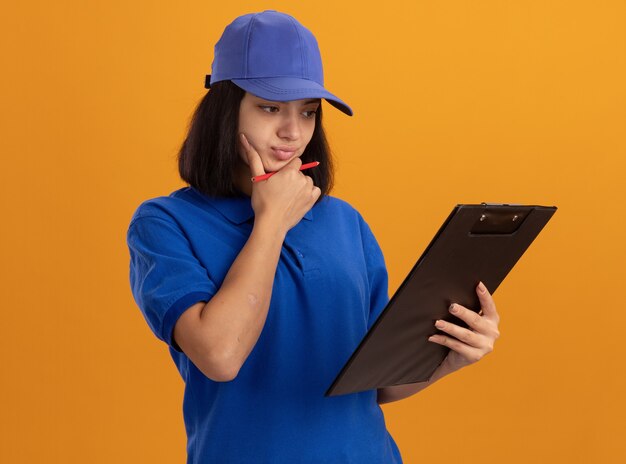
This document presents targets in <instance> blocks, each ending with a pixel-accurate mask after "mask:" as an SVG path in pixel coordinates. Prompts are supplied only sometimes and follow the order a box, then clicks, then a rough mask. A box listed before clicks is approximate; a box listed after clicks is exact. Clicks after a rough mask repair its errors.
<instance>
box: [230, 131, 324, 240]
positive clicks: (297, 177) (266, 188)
mask: <svg viewBox="0 0 626 464" xmlns="http://www.w3.org/2000/svg"><path fill="white" fill-rule="evenodd" d="M240 139H241V143H242V145H243V148H244V150H245V152H246V156H247V158H248V165H249V167H250V172H251V176H252V177H253V176H260V175H263V174H265V169H264V168H263V162H262V161H261V157H260V156H259V154H258V152H257V151H256V150H255V149H254V147H252V145H250V143H249V142H248V140H247V139H246V137H245V135H244V134H240ZM300 166H302V160H300V157H296V158H294V159H292V160H291V161H290V162H289V163H287V164H286V165H285V166H283V167H282V168H281V169H280V170H278V171H277V172H276V174H274V175H272V177H270V178H269V179H266V180H262V181H259V182H253V183H252V196H251V202H252V209H254V215H255V221H256V220H260V219H261V218H263V220H265V219H267V220H269V221H272V222H273V223H274V224H275V225H279V226H280V227H281V229H282V231H283V232H284V233H285V234H286V233H287V231H288V230H289V229H291V228H292V227H294V226H295V225H296V224H298V222H300V220H301V219H302V217H303V216H304V215H305V214H306V212H307V211H309V210H310V209H311V208H312V207H313V205H314V204H315V202H316V201H317V199H318V198H319V196H320V195H321V193H322V192H321V190H320V189H319V187H316V186H315V185H313V179H312V178H311V177H309V176H307V175H304V174H303V173H302V171H300ZM251 182H252V181H251Z"/></svg>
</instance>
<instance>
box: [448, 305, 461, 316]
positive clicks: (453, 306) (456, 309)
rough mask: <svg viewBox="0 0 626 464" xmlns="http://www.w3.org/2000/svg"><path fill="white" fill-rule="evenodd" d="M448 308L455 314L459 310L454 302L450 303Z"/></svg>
mask: <svg viewBox="0 0 626 464" xmlns="http://www.w3.org/2000/svg"><path fill="white" fill-rule="evenodd" d="M448 310H449V311H450V312H451V313H455V314H456V313H458V312H459V308H458V307H456V306H455V305H454V303H452V304H451V305H450V307H449V308H448Z"/></svg>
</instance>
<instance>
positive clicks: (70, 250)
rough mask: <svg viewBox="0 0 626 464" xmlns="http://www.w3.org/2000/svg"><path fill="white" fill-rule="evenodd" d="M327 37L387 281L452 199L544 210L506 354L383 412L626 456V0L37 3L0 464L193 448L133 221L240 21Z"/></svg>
mask: <svg viewBox="0 0 626 464" xmlns="http://www.w3.org/2000/svg"><path fill="white" fill-rule="evenodd" d="M268 8H270V9H277V10H279V11H284V12H287V13H290V14H292V15H294V16H295V17H296V18H298V19H299V20H300V21H301V22H302V23H303V24H304V25H306V26H307V27H309V28H310V29H311V30H312V31H313V32H314V33H315V35H316V36H317V38H318V41H319V44H320V48H321V50H322V56H323V58H324V63H325V74H326V85H327V87H328V88H329V89H330V90H331V92H334V93H335V94H336V95H338V96H340V98H342V99H344V100H345V101H346V102H348V104H350V105H351V106H352V108H353V110H354V111H355V116H354V117H353V118H349V117H347V116H345V115H343V114H341V113H339V112H338V111H336V110H333V109H331V107H330V106H329V105H327V104H326V103H324V104H325V105H326V106H325V108H326V112H325V115H326V126H327V130H328V132H329V137H330V142H331V145H332V147H333V148H334V152H335V154H336V157H337V164H338V171H337V185H336V189H335V191H334V192H333V193H334V194H335V195H337V196H339V197H342V198H344V199H346V200H348V201H349V202H351V203H352V204H353V205H354V206H355V207H357V208H358V209H359V210H360V211H361V213H362V214H363V215H364V217H365V218H366V220H367V221H368V222H369V223H370V225H371V226H372V229H373V230H374V232H375V233H376V236H377V237H378V240H379V242H380V244H381V246H382V248H383V251H384V253H385V257H386V260H387V265H388V268H389V274H390V291H391V292H393V291H394V290H395V289H396V288H397V286H398V285H399V284H400V282H401V280H402V278H403V277H404V275H405V273H406V272H407V271H408V270H409V269H410V268H411V266H412V264H413V262H414V260H415V259H416V258H417V257H418V256H419V255H420V254H421V252H422V251H423V249H424V248H425V247H426V245H427V244H428V242H429V241H430V239H431V237H432V236H433V234H434V233H435V232H436V231H437V229H438V227H439V225H440V224H441V222H442V221H443V220H444V219H445V218H446V216H447V215H448V213H449V212H450V210H451V209H452V207H453V206H454V205H455V204H456V203H461V202H465V203H470V202H481V201H488V202H512V203H526V204H543V205H557V206H558V207H559V210H558V211H557V213H556V214H555V216H554V217H553V219H552V221H551V222H550V223H549V224H548V226H547V227H546V228H545V229H544V231H543V232H542V234H541V235H540V236H539V237H538V238H537V240H536V241H535V242H534V243H533V245H532V246H531V248H530V249H529V250H528V252H527V253H526V254H525V255H524V256H523V257H522V259H521V260H520V262H519V264H518V265H517V266H516V267H515V269H514V270H513V271H512V272H511V274H509V277H508V278H507V279H506V280H505V281H504V283H503V284H502V285H501V287H500V288H499V289H498V291H497V292H496V294H495V295H494V297H495V299H496V303H497V304H498V309H499V311H500V314H501V318H502V322H501V332H502V337H501V338H500V340H498V343H497V344H496V348H495V351H494V352H493V353H492V354H490V355H489V356H487V357H485V358H484V359H483V360H482V361H480V362H479V363H478V364H475V365H473V366H470V367H468V368H467V369H464V370H462V371H460V372H457V373H455V374H454V375H452V376H450V377H447V378H444V379H442V380H441V381H440V382H439V383H437V384H435V385H434V386H432V387H430V388H429V389H427V390H425V391H423V392H422V393H419V394H418V395H416V396H414V397H412V398H410V399H407V400H404V401H401V402H398V403H393V404H389V405H385V406H384V407H383V409H384V411H385V415H386V418H387V424H388V428H389V429H390V431H391V433H392V435H393V436H394V437H395V439H396V441H397V442H398V444H399V446H400V449H401V451H402V453H403V456H404V458H405V462H407V463H417V462H428V461H430V460H436V461H437V462H439V463H454V462H464V463H467V464H470V463H481V464H487V463H502V462H507V463H526V462H533V463H548V462H549V463H555V462H559V463H560V462H564V463H617V462H626V448H625V444H624V432H625V430H624V420H623V418H624V417H626V407H625V406H626V401H625V400H624V391H626V382H625V381H624V376H623V370H624V359H625V356H626V349H625V347H624V342H623V340H624V337H623V336H622V333H623V330H624V325H625V323H626V316H625V314H626V308H625V307H624V302H623V300H624V288H625V287H626V286H625V283H626V279H625V272H624V265H625V264H626V250H625V245H624V243H625V240H624V228H625V227H624V226H625V219H624V218H625V216H626V215H625V214H624V211H623V207H624V200H625V199H626V187H624V183H625V181H626V176H625V174H624V172H625V168H626V162H625V159H626V137H625V135H626V134H625V132H626V131H625V129H626V101H625V100H626V98H625V93H626V92H625V88H626V86H625V85H624V83H625V82H626V4H625V3H624V2H623V1H617V0H616V1H597V2H591V1H547V2H546V1H519V2H514V1H509V2H505V1H475V2H465V1H454V0H451V1H439V2H437V1H403V2H399V1H390V2H385V3H384V4H376V5H374V4H372V5H363V4H362V3H361V2H357V1H346V2H339V1H326V0H321V1H316V2H293V1H274V2H252V1H250V2H221V3H219V2H208V1H203V2H182V3H178V4H176V3H175V2H159V4H157V2H151V1H143V2H139V1H135V2H122V1H119V0H116V1H109V2H68V1H58V2H52V3H50V2H27V3H21V4H20V3H14V4H11V5H5V6H4V8H3V14H2V18H1V19H0V35H1V37H0V39H1V40H0V47H1V49H0V51H1V56H2V57H3V58H2V63H3V64H2V68H3V69H2V72H1V73H0V81H1V82H0V83H1V85H0V92H2V95H1V100H0V101H1V102H2V103H1V104H2V109H3V110H2V111H1V112H0V118H1V124H0V127H1V130H2V136H1V137H0V153H1V154H2V165H3V169H2V171H1V174H0V176H1V179H2V182H0V185H1V188H2V192H1V193H2V195H1V197H0V198H1V201H2V215H3V221H2V228H1V231H0V234H1V237H0V238H1V240H0V246H1V247H2V267H1V272H2V275H1V278H2V304H1V308H2V328H3V330H2V334H3V335H2V337H0V348H1V349H2V353H3V356H2V382H1V384H0V388H1V391H0V398H1V401H2V405H1V411H2V412H1V414H0V427H1V429H0V461H1V462H7V463H34V462H47V463H83V462H89V463H94V464H97V463H110V462H114V461H115V462H119V463H136V462H179V463H181V462H184V459H185V434H184V428H183V421H182V410H181V402H182V391H183V384H182V381H181V379H180V377H179V375H178V373H177V372H176V370H175V367H174V365H173V363H172V361H171V359H170V358H169V354H168V352H167V350H166V347H165V345H164V344H162V343H161V342H159V341H158V340H157V339H156V338H154V337H153V336H152V334H151V333H150V331H149V329H148V327H147V324H146V323H145V321H144V320H143V318H142V316H141V314H140V312H139V310H138V308H137V307H136V306H135V304H134V301H133V299H132V296H131V293H130V287H129V282H128V250H127V248H126V243H125V233H126V228H127V225H128V221H129V219H130V215H131V214H132V212H133V211H134V209H135V208H136V207H137V206H138V204H139V203H140V202H141V201H143V200H144V199H147V198H151V197H154V196H159V195H166V194H168V193H170V192H171V191H172V190H174V189H177V188H179V187H181V186H183V185H184V184H182V182H181V181H180V180H179V178H178V176H177V171H176V165H175V154H176V149H177V148H178V146H179V144H180V143H181V141H182V137H183V135H184V133H185V129H186V126H187V123H188V120H189V116H190V115H191V112H192V110H193V108H194V105H195V104H196V103H197V101H198V100H199V99H200V98H201V96H202V95H203V94H204V92H205V90H204V88H203V82H204V75H205V74H206V73H209V72H210V65H211V61H212V58H213V45H214V44H215V42H216V41H217V39H218V38H219V36H220V34H221V32H222V30H223V28H224V27H225V26H226V24H227V23H229V22H230V21H232V20H233V19H234V18H235V17H236V16H238V15H240V14H244V13H248V12H253V11H260V10H263V9H268Z"/></svg>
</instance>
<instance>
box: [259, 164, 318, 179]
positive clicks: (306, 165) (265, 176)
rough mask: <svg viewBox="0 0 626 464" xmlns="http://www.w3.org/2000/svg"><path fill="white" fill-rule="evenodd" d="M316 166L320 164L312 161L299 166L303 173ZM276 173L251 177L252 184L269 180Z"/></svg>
mask: <svg viewBox="0 0 626 464" xmlns="http://www.w3.org/2000/svg"><path fill="white" fill-rule="evenodd" d="M318 164H320V162H319V161H313V162H312V163H306V164H303V165H302V166H300V171H304V170H305V169H309V168H314V167H315V166H317V165H318ZM277 172H278V171H275V172H270V173H268V174H262V175H260V176H254V177H252V182H259V181H260V180H265V179H269V178H270V177H272V176H273V175H274V174H276V173H277Z"/></svg>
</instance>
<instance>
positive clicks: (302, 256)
mask: <svg viewBox="0 0 626 464" xmlns="http://www.w3.org/2000/svg"><path fill="white" fill-rule="evenodd" d="M296 253H298V256H300V258H304V255H303V254H302V253H300V252H299V251H297V252H296Z"/></svg>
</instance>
